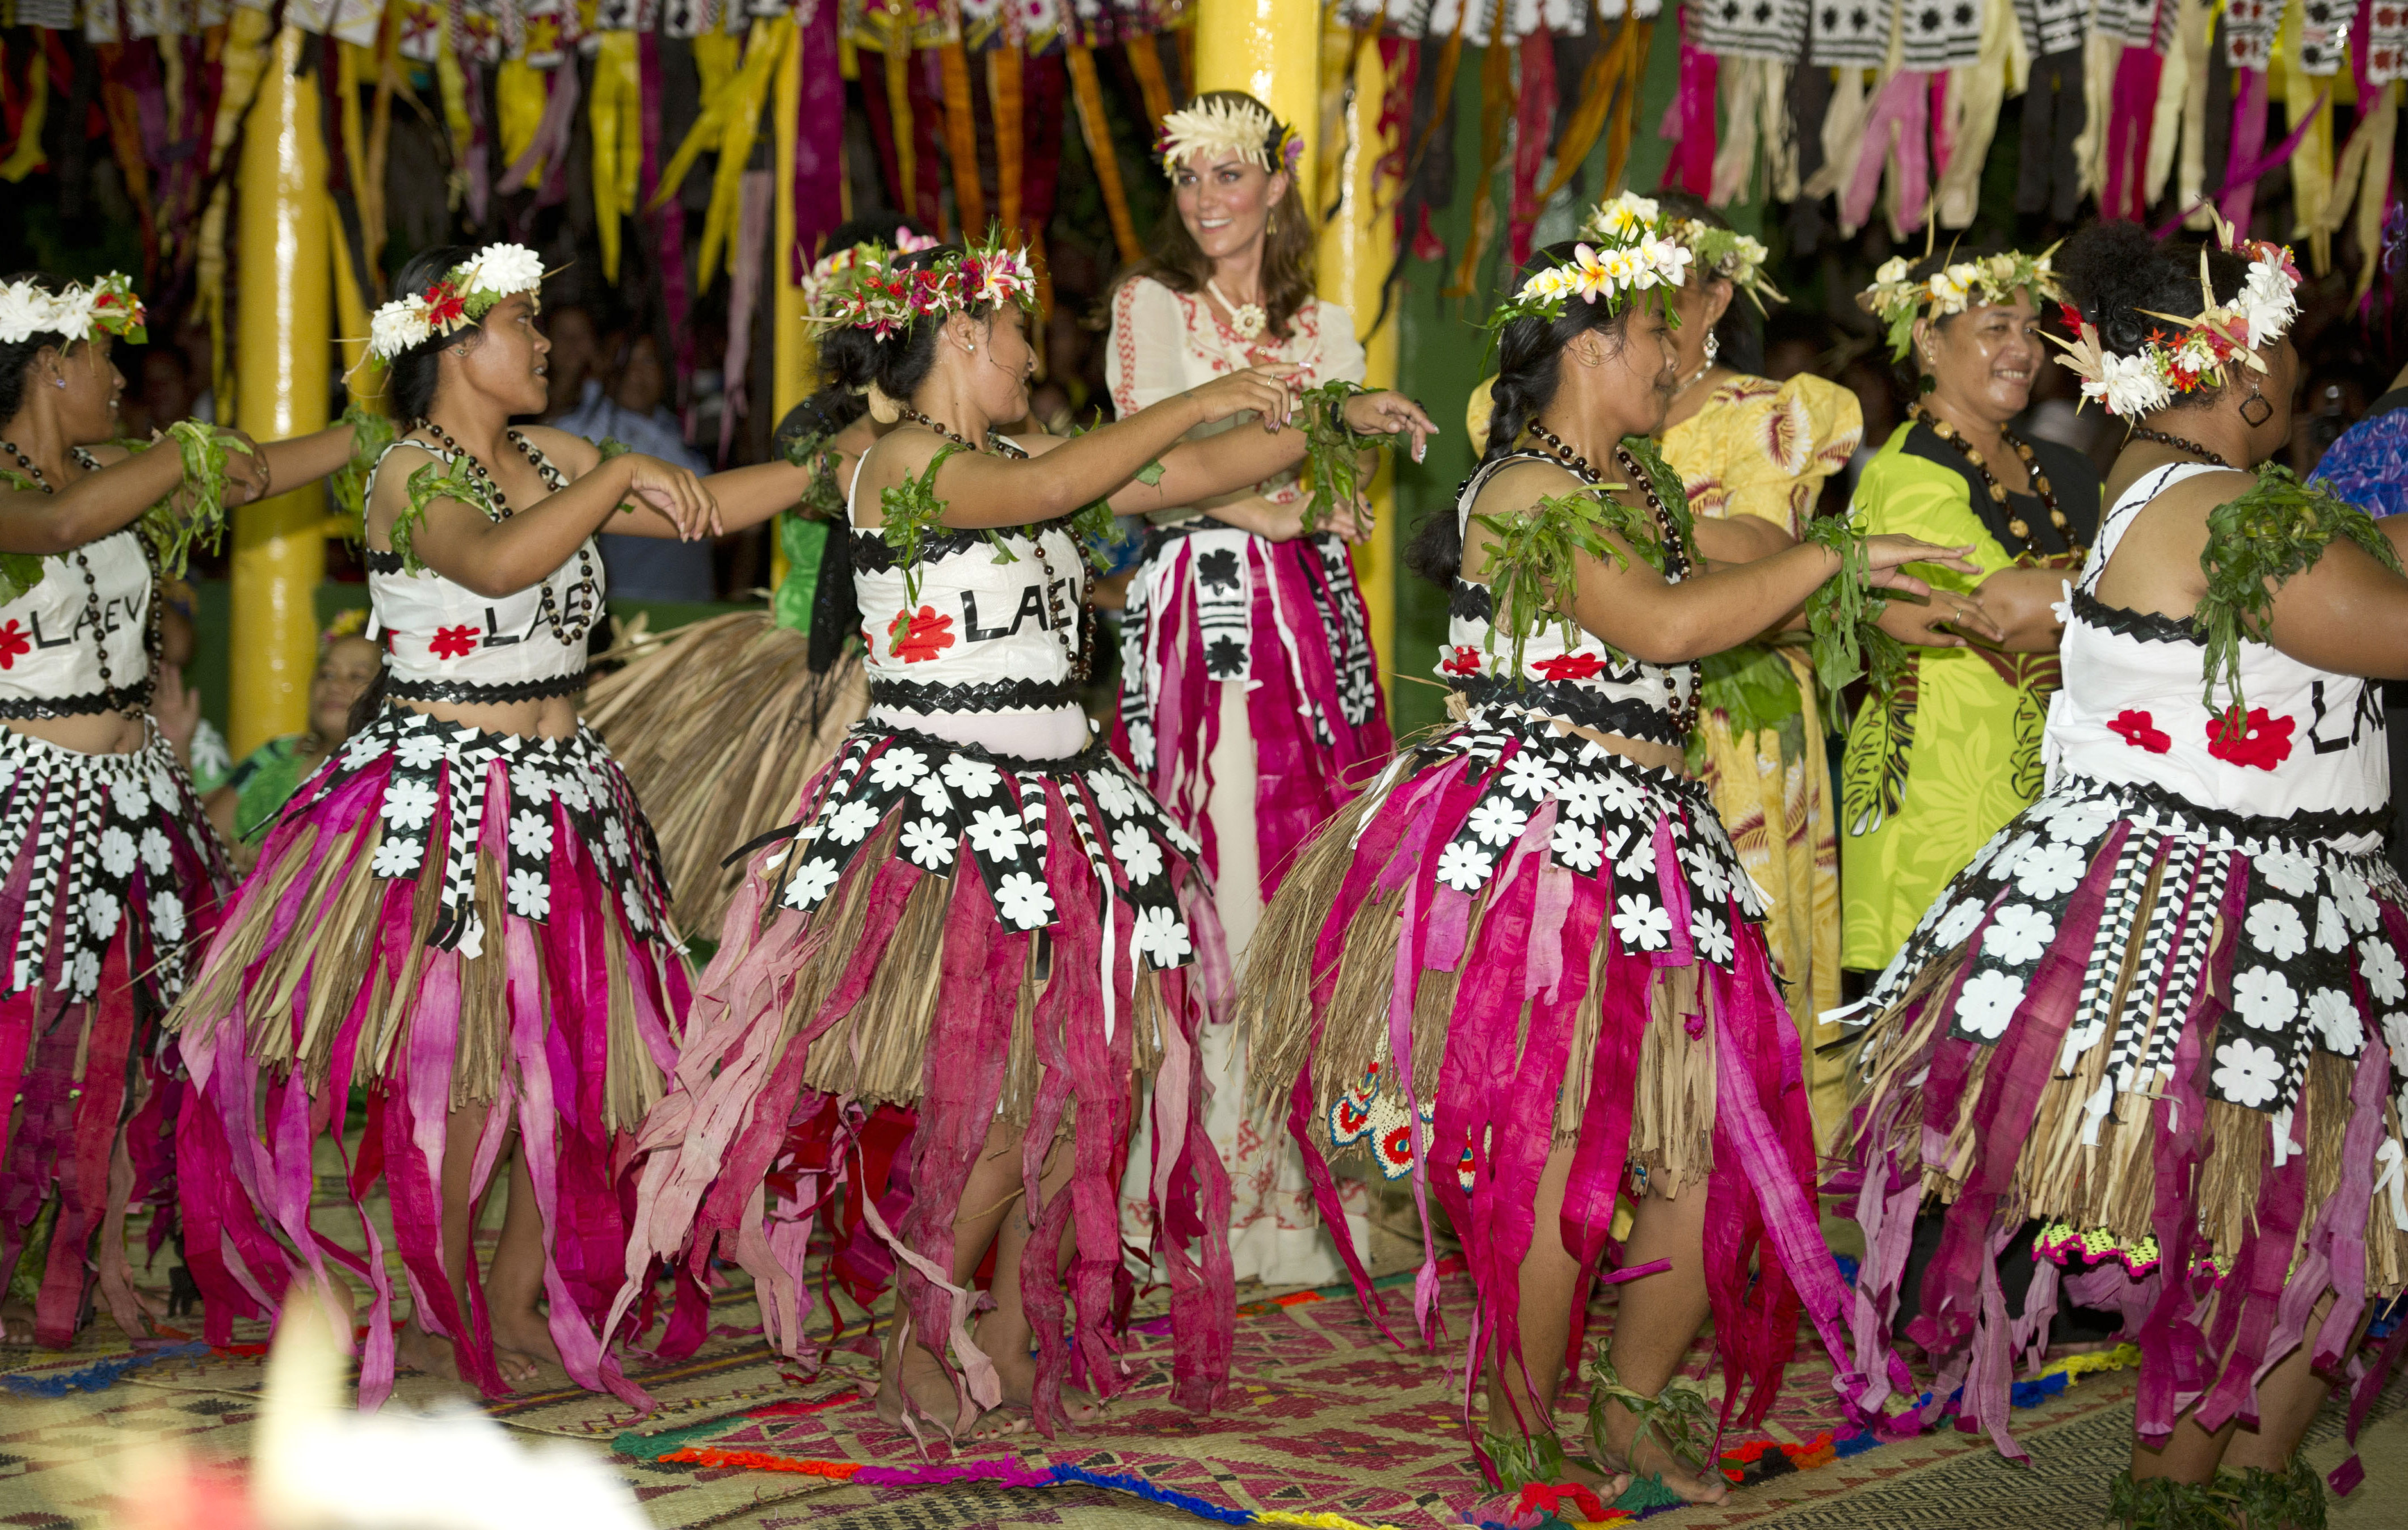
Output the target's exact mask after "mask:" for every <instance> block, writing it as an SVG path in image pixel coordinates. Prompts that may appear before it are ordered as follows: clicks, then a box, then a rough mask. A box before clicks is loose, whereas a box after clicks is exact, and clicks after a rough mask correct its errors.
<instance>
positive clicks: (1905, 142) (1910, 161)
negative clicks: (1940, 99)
mask: <svg viewBox="0 0 2408 1530" xmlns="http://www.w3.org/2000/svg"><path fill="white" fill-rule="evenodd" d="M1930 79H1931V77H1930V76H1929V75H1928V74H1926V73H1924V72H1922V71H1920V70H1916V69H1900V70H1899V72H1898V73H1896V74H1894V75H1892V76H1890V77H1889V79H1887V80H1885V82H1884V83H1883V85H1882V88H1881V89H1880V90H1879V91H1877V92H1875V93H1874V95H1873V99H1872V104H1871V107H1868V108H1867V110H1866V113H1865V130H1864V146H1863V147H1862V148H1861V149H1859V150H1857V153H1856V171H1855V173H1854V174H1853V175H1852V176H1851V177H1850V178H1849V180H1848V185H1847V189H1846V191H1845V192H1844V193H1842V196H1841V199H1840V222H1841V223H1842V226H1844V227H1847V228H1862V227H1863V226H1864V225H1865V223H1866V222H1868V221H1869V220H1870V219H1871V217H1872V212H1873V197H1874V194H1875V193H1878V192H1879V191H1880V189H1881V178H1882V170H1883V168H1884V167H1885V165H1887V164H1888V163H1889V160H1890V156H1891V154H1892V153H1895V154H1896V155H1897V156H1898V169H1897V171H1896V172H1895V173H1896V175H1897V177H1898V193H1899V195H1898V205H1899V221H1900V222H1903V223H1905V224H1906V225H1907V226H1909V227H1913V226H1914V225H1916V224H1919V223H1921V222H1923V207H1924V203H1925V202H1926V201H1927V200H1928V199H1929V196H1930V193H1931V172H1930V160H1929V154H1928V150H1929V139H1930V134H1931V118H1930V95H1929V90H1928V87H1929V84H1930ZM1893 133H1894V134H1895V135H1896V141H1895V142H1893V141H1892V134H1893ZM1698 189H1699V191H1700V192H1702V191H1703V188H1702V187H1700V188H1698Z"/></svg>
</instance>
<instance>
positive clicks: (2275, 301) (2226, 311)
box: [2049, 215, 2300, 420]
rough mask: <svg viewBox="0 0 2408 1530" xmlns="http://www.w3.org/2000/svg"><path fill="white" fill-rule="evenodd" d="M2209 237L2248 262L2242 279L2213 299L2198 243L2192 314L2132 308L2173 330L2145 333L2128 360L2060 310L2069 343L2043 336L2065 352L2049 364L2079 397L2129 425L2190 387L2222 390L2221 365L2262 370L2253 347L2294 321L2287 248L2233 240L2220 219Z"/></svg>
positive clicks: (2294, 277)
mask: <svg viewBox="0 0 2408 1530" xmlns="http://www.w3.org/2000/svg"><path fill="white" fill-rule="evenodd" d="M2215 234H2216V242H2217V243H2218V244H2220V245H2222V246H2223V248H2224V249H2226V250H2229V251H2230V252H2232V253H2233V254H2236V255H2245V256H2247V257H2248V259H2249V274H2248V276H2247V277H2246V278H2244V279H2243V281H2242V283H2241V291H2240V293H2239V294H2238V295H2237V296H2235V297H2234V298H2233V300H2232V301H2231V302H2229V303H2219V302H2217V301H2216V300H2215V284H2214V282H2213V281H2211V280H2210V279H2208V274H2207V249H2206V247H2205V246H2201V247H2200V252H2199V302H2200V311H2199V313H2198V315H2197V316H2196V317H2191V318H2186V317H2184V316H2183V315H2181V314H2173V313H2158V312H2157V311H2156V310H2154V309H2151V308H2141V309H2137V310H2135V311H2137V312H2140V313H2144V314H2147V315H2148V316H2149V317H2150V318H2152V319H2163V320H2165V321H2166V322H2169V323H2171V324H2172V325H2173V326H2174V329H2173V331H2172V332H2171V333H2169V332H2167V331H2165V330H2162V329H2156V328H2152V329H2151V330H2150V331H2149V334H2148V338H2146V339H2145V340H2143V341H2142V342H2141V349H2140V350H2138V351H2137V352H2135V353H2134V354H2132V355H2128V356H2127V355H2123V354H2120V353H2118V352H2116V351H2113V350H2108V349H2106V347H2105V346H2103V345H2101V344H2100V339H2099V328H2098V326H2097V325H2095V324H2093V323H2090V322H2088V321H2086V320H2085V319H2084V318H2083V317H2082V310H2081V309H2079V308H2077V307H2073V305H2071V304H2070V303H2069V304H2066V305H2065V306H2064V310H2063V311H2064V315H2065V323H2066V327H2067V328H2069V329H2071V330H2072V331H2073V333H2074V336H2075V338H2074V339H2072V340H2062V339H2057V336H2054V335H2052V336H2049V338H2050V339H2052V340H2057V344H2058V345H2059V346H2062V347H2063V348H2064V349H2065V351H2066V353H2065V354H2064V355H2062V356H2059V357H2057V365H2060V366H2062V367H2064V368H2066V369H2067V370H2068V371H2071V373H2072V374H2073V375H2074V376H2075V377H2078V378H2080V379H2082V396H2083V397H2084V398H2085V399H2097V400H2098V401H2099V402H2100V405H2102V406H2103V407H2104V408H2106V410H2107V412H2108V413H2109V414H2112V415H2114V417H2115V418H2116V419H2118V420H2137V419H2139V418H2140V417H2141V416H2143V415H2144V414H2148V413H2150V412H2152V411H2153V410H2157V409H2162V408H2166V407H2167V406H2168V405H2170V404H2171V403H2172V402H2173V401H2174V399H2175V398H2176V397H2177V396H2179V395H2180V394H2183V393H2189V392H2191V391H2192V390H2194V389H2198V388H2203V387H2221V386H2223V385H2224V383H2225V382H2226V381H2227V380H2228V377H2227V372H2226V368H2227V367H2229V366H2233V365H2241V366H2245V367H2248V368H2250V369H2251V370H2253V371H2257V372H2263V371H2265V370H2266V364H2265V363H2264V362H2263V361H2261V360H2259V359H2258V357H2257V348H2258V347H2260V346H2265V345H2271V344H2272V343H2273V342H2274V341H2276V340H2279V339H2281V338H2282V337H2283V336H2284V335H2286V333H2288V332H2289V330H2290V327H2291V321H2292V320H2294V319H2296V318H2298V317H2299V314H2300V302H2299V298H2298V296H2297V295H2296V294H2297V293H2298V292H2299V287H2300V268H2299V266H2298V265H2294V264H2293V263H2292V260H2291V251H2290V249H2289V247H2288V246H2286V245H2279V244H2270V243H2268V242H2267V241H2265V240H2263V239H2235V238H2234V237H2233V231H2232V225H2231V224H2229V223H2228V222H2225V221H2224V219H2223V218H2222V217H2221V216H2220V215H2219V216H2217V218H2216V220H2215Z"/></svg>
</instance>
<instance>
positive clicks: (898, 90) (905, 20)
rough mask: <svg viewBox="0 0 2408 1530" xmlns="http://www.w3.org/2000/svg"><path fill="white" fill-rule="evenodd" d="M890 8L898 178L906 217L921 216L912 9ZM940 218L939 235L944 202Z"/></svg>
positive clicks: (902, 4) (891, 108)
mask: <svg viewBox="0 0 2408 1530" xmlns="http://www.w3.org/2000/svg"><path fill="white" fill-rule="evenodd" d="M889 7H890V8H889V9H888V10H887V11H886V54H885V58H886V118H887V122H888V123H889V125H890V127H891V130H892V131H893V133H894V135H895V177H896V179H897V180H898V181H900V182H901V183H902V184H901V185H900V186H899V187H897V188H896V189H897V190H899V191H900V192H901V193H903V216H904V217H906V218H917V217H919V216H920V196H919V191H920V149H919V140H918V137H917V136H916V135H915V133H914V132H913V129H912V124H911V73H910V69H911V8H910V5H909V4H908V0H889ZM937 217H938V221H939V225H940V226H939V228H938V230H937V232H938V234H939V236H941V235H942V234H943V233H944V229H943V227H942V226H941V224H942V222H943V219H944V208H943V205H942V204H941V203H940V204H939V207H938V210H937Z"/></svg>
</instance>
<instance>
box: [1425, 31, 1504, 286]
mask: <svg viewBox="0 0 2408 1530" xmlns="http://www.w3.org/2000/svg"><path fill="white" fill-rule="evenodd" d="M1460 4H1462V5H1464V6H1467V7H1468V6H1469V5H1470V4H1471V0H1460ZM1505 15H1506V11H1505V0H1496V5H1495V6H1494V7H1492V8H1491V9H1490V11H1489V14H1488V48H1487V51H1486V53H1485V54H1484V56H1483V57H1482V59H1481V61H1480V179H1478V180H1477V181H1475V182H1473V185H1474V187H1475V188H1476V189H1475V190H1474V192H1473V193H1472V203H1471V234H1470V236H1469V238H1467V239H1465V240H1464V241H1463V258H1462V259H1461V260H1459V261H1458V262H1456V264H1455V279H1453V280H1452V281H1449V282H1448V283H1447V284H1446V285H1445V286H1444V287H1441V288H1440V289H1439V295H1440V296H1441V297H1469V296H1471V295H1472V293H1475V292H1476V291H1478V290H1479V271H1480V257H1481V256H1482V255H1483V254H1484V253H1486V251H1487V249H1488V241H1489V240H1491V239H1493V238H1495V237H1496V236H1497V199H1496V196H1495V194H1494V191H1493V188H1494V187H1495V186H1496V184H1497V172H1498V170H1499V169H1500V168H1502V167H1503V165H1504V163H1505V124H1506V122H1509V121H1511V120H1512V116H1513V108H1514V106H1515V102H1514V99H1513V50H1512V47H1511V46H1510V45H1509V44H1508V42H1507V41H1506V36H1505Z"/></svg>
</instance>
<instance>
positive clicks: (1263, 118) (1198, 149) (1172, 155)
mask: <svg viewBox="0 0 2408 1530" xmlns="http://www.w3.org/2000/svg"><path fill="white" fill-rule="evenodd" d="M1274 142H1276V143H1277V144H1278V145H1279V149H1278V150H1277V158H1278V161H1279V163H1278V164H1272V163H1271V161H1272V158H1273V151H1272V150H1271V149H1270V147H1269V146H1270V145H1271V144H1273V143H1274ZM1154 154H1155V156H1156V157H1157V158H1159V159H1160V160H1161V161H1162V172H1163V174H1165V175H1173V174H1176V173H1177V172H1178V169H1179V167H1180V166H1181V165H1183V164H1186V163H1187V162H1188V161H1189V160H1191V159H1193V158H1195V157H1196V156H1197V155H1198V154H1212V155H1216V156H1217V155H1221V154H1235V155H1237V156H1238V157H1240V159H1243V160H1246V161H1247V162H1249V163H1250V164H1259V165H1261V166H1262V168H1263V171H1264V173H1265V174H1267V175H1277V174H1278V173H1279V172H1280V171H1282V170H1285V171H1287V172H1288V173H1289V174H1290V175H1294V174H1295V173H1296V167H1297V162H1298V161H1299V160H1301V159H1302V158H1303V157H1304V139H1303V138H1302V137H1301V136H1298V135H1297V131H1296V129H1294V128H1292V127H1288V126H1286V125H1284V124H1283V123H1282V122H1280V120H1279V119H1278V118H1276V117H1273V116H1272V115H1271V114H1270V113H1269V111H1268V110H1266V109H1265V108H1264V107H1262V106H1261V105H1260V104H1259V103H1256V102H1254V101H1233V100H1229V99H1227V98H1226V97H1222V98H1219V99H1216V100H1211V101H1198V102H1197V103H1196V104H1195V105H1194V106H1191V107H1182V108H1181V109H1179V110H1177V111H1174V112H1172V113H1171V114H1170V115H1168V117H1165V118H1164V119H1163V120H1162V131H1161V132H1160V133H1157V134H1156V135H1154Z"/></svg>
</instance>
